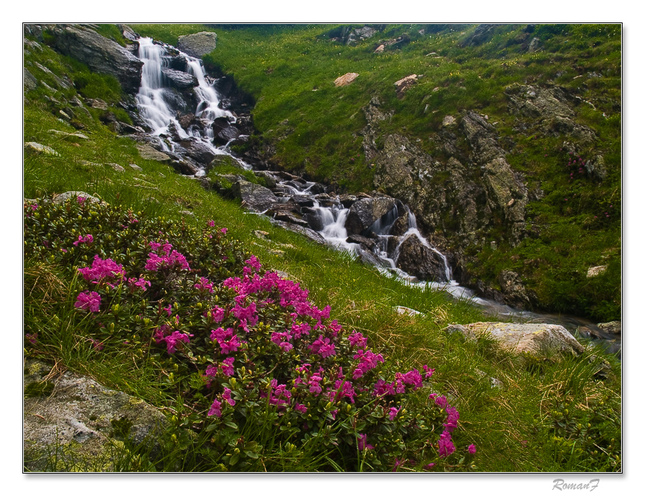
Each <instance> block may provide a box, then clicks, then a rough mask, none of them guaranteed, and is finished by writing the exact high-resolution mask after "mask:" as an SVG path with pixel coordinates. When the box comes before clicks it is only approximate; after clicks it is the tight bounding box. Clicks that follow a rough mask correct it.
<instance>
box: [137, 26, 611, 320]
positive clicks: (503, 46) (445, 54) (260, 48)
mask: <svg viewBox="0 0 645 496" xmlns="http://www.w3.org/2000/svg"><path fill="white" fill-rule="evenodd" d="M421 28H425V29H426V31H427V32H431V33H432V34H430V35H428V34H426V35H424V36H421V35H420V34H419V33H418V31H419V29H421ZM136 29H137V30H138V31H139V32H140V33H142V34H154V35H155V36H156V37H158V38H159V39H162V40H164V41H167V42H170V43H172V42H173V41H176V37H177V36H178V34H180V33H181V34H184V33H188V32H195V31H197V30H201V29H204V28H203V27H197V26H194V25H193V26H186V25H173V26H169V27H166V26H160V25H138V26H136ZM207 29H215V28H211V27H209V28H207ZM334 29H335V26H331V25H311V26H309V25H296V26H289V25H285V26H272V25H261V26H245V27H242V28H240V27H239V26H226V25H224V26H218V27H217V28H216V31H217V34H218V48H217V49H216V50H215V51H214V52H213V53H212V54H211V55H210V56H208V57H207V61H208V62H209V63H211V64H212V65H213V66H214V67H217V68H218V69H219V70H221V71H223V72H225V73H227V74H232V75H233V76H234V77H235V80H236V81H237V83H238V84H239V85H240V87H241V88H242V89H243V90H244V91H246V92H248V93H250V94H252V95H253V97H254V98H255V99H256V101H257V103H256V106H255V108H254V111H253V116H254V122H255V125H256V127H257V129H258V131H259V132H260V133H261V135H262V138H263V139H264V140H266V141H267V142H270V143H272V144H274V145H275V151H276V153H275V155H274V156H273V157H271V160H272V161H273V162H274V163H275V165H277V166H280V167H284V168H286V169H288V170H294V171H298V172H301V173H306V174H308V175H309V176H311V177H313V178H315V179H318V180H321V181H324V182H327V183H329V184H337V185H339V186H340V187H341V188H346V189H349V190H353V191H369V190H371V189H373V187H374V185H373V181H372V180H373V176H372V169H371V168H370V166H369V164H367V163H366V161H365V157H364V155H363V150H362V136H361V134H360V132H361V129H363V127H364V126H365V118H364V116H363V113H362V110H361V109H362V107H364V106H365V105H366V104H367V103H368V102H369V100H370V99H371V97H372V96H373V95H376V96H378V97H379V98H380V100H381V102H382V103H383V107H384V108H385V109H391V110H393V111H394V115H393V117H392V118H391V119H390V120H389V121H388V122H384V123H382V124H381V129H382V132H383V133H384V134H386V133H389V132H397V133H403V134H406V135H408V136H410V137H411V138H412V139H413V140H416V144H417V145H418V146H421V147H422V148H423V149H425V150H426V151H427V152H429V153H431V154H436V155H435V156H436V158H438V159H439V160H447V158H448V157H443V156H442V155H441V152H440V151H438V150H436V149H435V148H434V145H433V140H432V136H433V134H434V133H435V132H436V131H438V130H439V129H440V127H441V122H442V119H443V117H444V116H445V115H447V114H453V115H454V114H456V113H458V112H460V111H463V110H476V111H478V112H480V113H482V114H486V115H488V116H489V118H490V122H495V123H496V127H497V128H498V130H499V133H500V137H501V138H502V142H505V143H507V144H508V143H513V145H512V146H510V147H509V154H508V156H507V159H508V161H509V163H510V164H511V165H512V166H513V167H514V168H515V169H516V170H517V171H519V172H521V173H522V174H523V175H524V177H525V180H526V184H527V186H528V188H529V190H530V191H532V190H538V189H540V190H541V191H542V192H543V193H544V195H543V196H542V197H541V198H540V199H539V200H534V201H532V202H531V203H530V205H529V208H528V214H527V221H528V222H529V225H530V226H532V228H533V229H534V232H539V233H540V235H539V237H538V238H537V239H534V238H532V237H529V238H527V239H526V240H525V241H524V242H522V243H521V244H520V245H519V246H516V247H511V246H508V245H506V244H505V243H503V242H501V240H499V239H498V240H497V246H498V248H501V249H498V250H497V251H496V252H493V250H491V249H490V248H489V247H488V244H487V243H484V242H483V241H482V244H480V245H474V246H473V247H472V253H471V255H473V256H475V257H476V260H477V261H476V262H475V263H473V264H472V265H471V266H470V267H469V270H470V271H471V273H472V274H473V276H474V278H475V279H477V278H480V279H483V280H484V281H486V282H487V283H488V284H493V285H495V284H496V282H495V281H496V279H497V274H499V273H500V272H501V271H502V270H504V269H507V270H514V271H518V272H519V273H520V274H522V276H523V277H524V279H525V281H526V285H527V288H528V289H530V290H533V291H535V292H536V294H537V295H538V299H539V301H540V302H541V303H542V305H543V307H544V309H545V310H548V311H552V312H562V313H572V314H578V315H581V316H586V317H589V318H591V319H595V320H597V321H607V320H614V319H620V315H621V310H620V308H621V296H620V285H621V274H620V259H621V244H620V238H621V208H620V200H621V140H620V137H621V108H620V100H621V97H620V95H621V93H620V90H621V31H620V26H619V25H538V26H536V27H535V28H534V30H533V31H532V33H531V34H530V36H529V34H528V33H527V32H526V26H524V25H522V26H513V25H509V26H501V27H499V28H498V29H497V31H496V32H495V34H494V35H493V36H492V37H491V38H490V39H489V40H487V41H486V42H485V43H483V44H481V45H480V46H474V47H473V46H466V47H464V46H462V44H463V42H464V41H466V40H468V37H469V36H470V35H471V34H472V33H473V31H474V30H475V29H476V27H475V26H467V25H453V26H443V27H439V28H434V29H433V28H432V27H431V26H430V27H429V26H422V25H404V26H401V25H391V26H387V27H386V29H385V31H384V32H382V33H379V34H377V35H375V36H374V37H373V38H370V39H368V40H366V41H364V42H362V43H359V44H357V45H355V46H346V45H341V44H339V43H336V42H334V41H331V40H330V39H329V36H328V34H329V33H330V32H333V30H334ZM433 31H435V32H433ZM402 34H406V35H408V36H409V37H410V40H411V41H410V43H409V44H407V45H406V46H404V47H403V48H400V49H396V50H385V51H384V52H383V53H380V54H377V53H374V48H375V47H376V45H377V41H376V40H378V39H383V40H386V39H393V38H396V37H397V36H399V35H402ZM532 37H537V38H539V39H540V40H541V50H539V51H537V52H534V53H529V52H527V50H526V45H527V43H528V41H529V40H530V39H531V38H532ZM523 44H524V45H523ZM347 72H357V73H359V74H360V76H359V77H358V78H357V79H356V80H355V81H354V83H352V84H351V85H349V86H346V87H341V88H336V87H335V86H334V79H335V78H337V77H338V76H340V75H342V74H345V73H347ZM409 74H420V75H423V78H422V79H420V80H419V83H418V84H416V85H415V86H413V87H412V88H410V89H409V90H408V91H407V93H406V95H405V97H404V98H403V99H399V98H397V97H396V94H395V90H394V82H395V81H397V80H399V79H401V78H403V77H405V76H407V75H409ZM598 75H601V77H597V76H598ZM512 83H520V84H536V85H547V86H548V85H551V84H556V85H559V86H562V87H564V88H566V89H568V90H570V91H572V92H574V93H575V94H576V96H577V97H579V100H578V101H580V102H584V103H580V104H579V105H578V106H577V107H576V113H577V120H578V122H579V123H580V124H583V125H586V126H589V127H591V128H592V129H594V130H595V132H596V133H597V136H598V140H597V142H596V143H595V144H594V145H593V146H586V147H583V149H582V150H581V152H580V158H581V159H582V160H585V161H587V160H590V159H592V158H593V157H594V156H595V155H596V154H598V153H600V154H602V155H604V158H605V166H606V169H607V171H608V175H607V177H606V178H605V179H604V180H603V181H601V182H599V181H597V180H594V179H593V178H591V177H589V176H588V175H587V174H582V175H579V174H576V176H575V181H571V180H570V176H569V173H570V172H571V170H573V169H572V167H569V166H568V165H567V163H568V160H569V158H570V157H569V156H567V155H566V153H563V152H562V151H561V148H562V145H563V142H564V141H567V140H569V141H570V140H571V139H572V138H571V137H569V136H559V137H548V136H546V135H544V134H543V133H540V132H538V131H536V129H529V130H527V131H522V132H518V131H517V130H516V129H515V125H516V121H515V118H514V117H511V116H509V115H508V113H507V103H508V102H507V99H506V97H505V95H504V88H505V87H506V86H508V85H510V84H512ZM576 172H577V171H576ZM446 222H447V224H446V229H447V230H449V224H450V221H449V220H446ZM490 236H491V237H493V238H494V237H495V236H496V233H495V232H491V233H490ZM597 265H607V266H608V270H607V271H606V272H605V273H604V274H602V275H601V276H599V277H596V278H594V279H591V280H590V279H587V277H586V273H587V269H588V268H589V267H591V266H597Z"/></svg>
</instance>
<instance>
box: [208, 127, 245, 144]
mask: <svg viewBox="0 0 645 496" xmlns="http://www.w3.org/2000/svg"><path fill="white" fill-rule="evenodd" d="M240 134H241V132H240V130H239V129H238V128H236V127H235V126H228V127H225V128H224V129H222V130H221V131H219V132H218V133H217V134H216V135H215V138H214V139H213V141H214V142H215V143H217V144H220V145H226V144H227V143H228V142H229V141H232V140H235V139H237V138H238V137H239V136H240Z"/></svg>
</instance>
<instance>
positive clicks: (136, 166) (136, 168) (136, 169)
mask: <svg viewBox="0 0 645 496" xmlns="http://www.w3.org/2000/svg"><path fill="white" fill-rule="evenodd" d="M128 165H129V166H130V168H132V169H134V170H135V171H142V170H143V169H142V168H141V167H139V166H138V165H137V164H128Z"/></svg>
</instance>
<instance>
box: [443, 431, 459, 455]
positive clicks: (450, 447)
mask: <svg viewBox="0 0 645 496" xmlns="http://www.w3.org/2000/svg"><path fill="white" fill-rule="evenodd" d="M454 452H455V445H454V444H452V437H451V436H450V433H449V432H448V431H443V432H442V433H441V435H440V436H439V456H442V457H444V458H445V457H447V456H449V455H451V454H452V453H454Z"/></svg>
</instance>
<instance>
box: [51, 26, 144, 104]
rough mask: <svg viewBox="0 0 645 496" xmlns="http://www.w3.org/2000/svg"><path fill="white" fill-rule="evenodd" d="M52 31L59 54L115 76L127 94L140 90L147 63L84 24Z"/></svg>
mask: <svg viewBox="0 0 645 496" xmlns="http://www.w3.org/2000/svg"><path fill="white" fill-rule="evenodd" d="M52 32H53V34H54V37H53V40H54V46H55V48H56V49H57V50H58V51H60V52H61V53H63V54H64V55H69V56H70V57H73V58H75V59H77V60H79V61H81V62H83V63H84V64H87V65H88V66H89V68H90V69H92V70H93V71H96V72H99V73H101V74H109V75H112V76H115V77H116V78H117V79H118V80H119V81H120V83H121V86H122V87H123V89H124V91H126V93H129V94H136V93H137V92H138V91H139V86H140V84H141V67H142V66H143V62H142V61H141V60H139V59H138V58H137V57H135V56H134V55H133V54H132V53H130V52H129V51H128V50H127V49H125V48H123V47H122V46H121V45H119V44H118V43H116V42H115V41H112V40H109V39H107V38H105V37H103V36H101V35H100V34H98V33H97V32H96V31H94V30H93V29H91V28H89V27H87V26H84V25H80V24H74V25H68V24H67V25H66V24H57V25H54V27H53V28H52Z"/></svg>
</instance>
